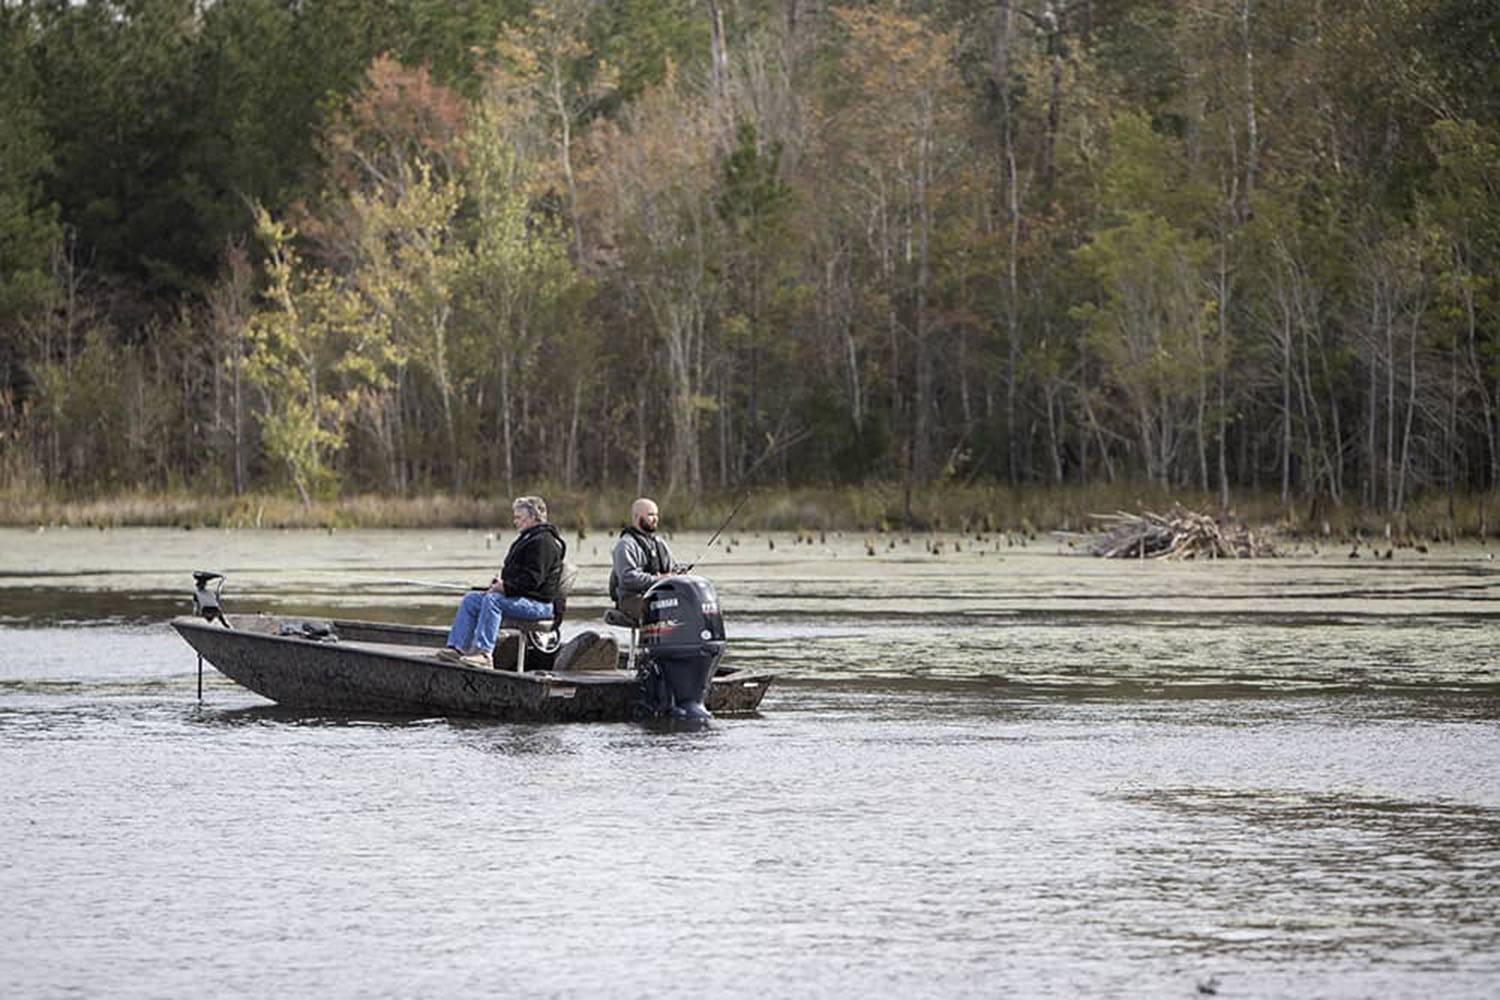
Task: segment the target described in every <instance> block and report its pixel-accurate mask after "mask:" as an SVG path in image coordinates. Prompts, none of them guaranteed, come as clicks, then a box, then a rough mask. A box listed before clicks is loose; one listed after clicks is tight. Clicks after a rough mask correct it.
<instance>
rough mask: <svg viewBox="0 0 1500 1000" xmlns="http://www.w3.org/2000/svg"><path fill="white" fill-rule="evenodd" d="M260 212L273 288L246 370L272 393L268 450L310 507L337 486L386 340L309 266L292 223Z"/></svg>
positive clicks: (250, 329)
mask: <svg viewBox="0 0 1500 1000" xmlns="http://www.w3.org/2000/svg"><path fill="white" fill-rule="evenodd" d="M256 217H257V225H258V233H259V235H260V238H261V239H262V241H263V242H264V243H265V249H266V253H267V255H268V259H269V270H270V285H269V287H268V288H267V290H266V292H265V299H266V308H264V309H263V310H261V311H260V312H258V313H256V314H255V315H254V316H253V317H252V318H251V320H250V322H249V324H248V325H247V327H246V331H245V333H246V340H247V351H246V364H245V372H246V375H247V377H248V378H249V379H250V381H251V382H253V383H254V384H255V385H256V386H258V387H259V388H260V389H261V390H262V391H263V392H264V394H265V399H266V403H265V407H264V408H263V410H262V411H261V412H260V413H259V414H258V417H259V420H260V424H261V434H262V438H263V441H264V443H265V448H266V452H267V454H268V455H269V456H270V458H271V459H272V460H273V461H274V462H276V463H277V464H278V465H279V467H280V468H281V469H282V471H283V472H284V474H285V476H286V478H287V481H288V482H289V483H290V485H291V486H292V487H293V488H294V489H295V490H296V491H297V494H298V495H299V496H300V497H301V498H302V502H303V504H304V505H306V504H310V503H311V502H312V499H313V497H314V496H321V495H324V494H326V493H328V492H330V491H332V490H333V489H334V488H335V487H336V485H337V477H336V476H335V475H334V471H333V469H332V467H331V466H330V465H329V458H330V456H331V455H332V454H333V453H335V452H337V451H338V450H339V449H341V448H342V447H343V446H344V440H345V430H344V426H345V421H346V420H347V418H348V416H349V414H350V412H351V411H352V410H353V408H354V406H355V404H356V403H357V401H358V398H359V394H360V392H361V391H362V390H363V389H364V388H365V387H366V386H370V385H378V384H379V383H380V381H381V380H382V379H383V377H384V376H383V374H382V372H381V370H380V368H379V366H378V365H377V364H375V363H372V360H371V358H370V357H369V355H368V353H366V351H367V350H368V349H369V348H370V347H371V346H372V343H373V345H379V344H380V343H381V341H382V340H383V338H379V337H373V338H372V337H371V336H370V335H369V334H370V328H369V327H367V326H366V323H367V321H368V320H369V319H370V318H371V317H370V316H369V315H368V314H367V313H366V312H365V311H364V310H363V309H362V308H361V305H362V303H361V302H360V300H359V298H358V297H357V296H356V295H352V294H350V293H348V292H346V291H342V290H340V289H339V288H337V287H336V286H335V284H334V281H333V279H332V278H331V277H330V276H329V275H328V274H326V273H323V272H319V271H317V270H313V269H308V268H306V267H305V266H304V265H303V263H302V261H301V258H300V257H299V256H298V254H297V252H296V250H295V249H294V248H293V246H292V239H293V237H294V235H295V234H294V233H293V231H292V230H291V229H290V228H289V227H287V226H286V225H285V224H284V223H281V222H277V221H276V220H274V219H272V218H271V216H270V213H268V212H267V211H266V210H265V209H259V210H257V212H256ZM375 329H376V330H377V331H380V332H383V331H381V328H380V327H379V326H377V327H375ZM377 349H378V346H377Z"/></svg>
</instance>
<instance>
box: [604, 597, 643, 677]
mask: <svg viewBox="0 0 1500 1000" xmlns="http://www.w3.org/2000/svg"><path fill="white" fill-rule="evenodd" d="M604 624H606V625H613V626H615V627H616V628H628V629H630V654H629V655H628V656H626V657H625V669H626V670H628V671H631V672H632V673H633V672H634V671H635V648H636V644H637V643H638V642H639V641H640V636H641V620H640V619H639V618H637V617H636V616H635V615H632V614H630V613H629V612H627V611H622V610H621V609H619V608H606V609H605V611H604Z"/></svg>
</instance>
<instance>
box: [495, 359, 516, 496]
mask: <svg viewBox="0 0 1500 1000" xmlns="http://www.w3.org/2000/svg"><path fill="white" fill-rule="evenodd" d="M510 366H511V351H510V349H509V348H508V347H506V348H501V350H500V400H499V402H500V455H501V463H500V469H501V472H502V474H503V476H504V479H505V495H506V496H514V495H515V492H516V490H515V480H516V466H515V428H514V424H513V420H512V415H511V411H512V409H514V402H513V400H512V399H511V392H510Z"/></svg>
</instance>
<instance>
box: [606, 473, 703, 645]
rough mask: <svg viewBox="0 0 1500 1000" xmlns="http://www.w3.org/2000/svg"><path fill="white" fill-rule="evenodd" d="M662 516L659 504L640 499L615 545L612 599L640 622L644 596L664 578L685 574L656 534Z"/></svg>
mask: <svg viewBox="0 0 1500 1000" xmlns="http://www.w3.org/2000/svg"><path fill="white" fill-rule="evenodd" d="M660 520H661V513H660V511H658V509H657V507H656V501H655V500H652V499H651V498H650V497H641V498H640V499H638V500H636V502H635V503H633V504H631V505H630V524H629V525H627V526H626V527H625V530H624V531H622V532H620V540H619V541H618V542H616V543H615V551H614V559H613V565H612V566H611V568H610V572H609V599H610V600H612V601H614V602H615V607H617V608H619V609H620V610H621V611H623V612H625V613H626V614H627V615H629V616H630V617H632V618H635V619H637V620H639V619H640V617H641V610H642V607H643V604H644V602H643V601H642V600H641V598H642V595H644V594H645V593H646V591H647V590H649V589H651V585H652V584H654V583H656V581H657V580H660V579H663V578H664V577H668V576H672V575H673V574H675V573H682V572H686V567H684V566H680V565H678V564H677V563H674V562H673V561H672V550H671V549H669V548H667V543H666V542H665V541H663V540H662V539H661V538H660V537H658V536H657V534H656V526H657V523H658V522H659V521H660Z"/></svg>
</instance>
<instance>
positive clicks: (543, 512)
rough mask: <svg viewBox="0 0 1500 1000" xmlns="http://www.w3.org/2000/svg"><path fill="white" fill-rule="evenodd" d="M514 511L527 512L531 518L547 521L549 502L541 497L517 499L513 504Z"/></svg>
mask: <svg viewBox="0 0 1500 1000" xmlns="http://www.w3.org/2000/svg"><path fill="white" fill-rule="evenodd" d="M510 509H511V510H512V511H523V510H524V511H525V512H526V513H527V514H528V515H529V516H531V517H534V518H536V519H537V520H538V521H545V520H547V501H545V500H543V499H542V498H541V497H516V499H515V500H514V502H512V503H511V505H510Z"/></svg>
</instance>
